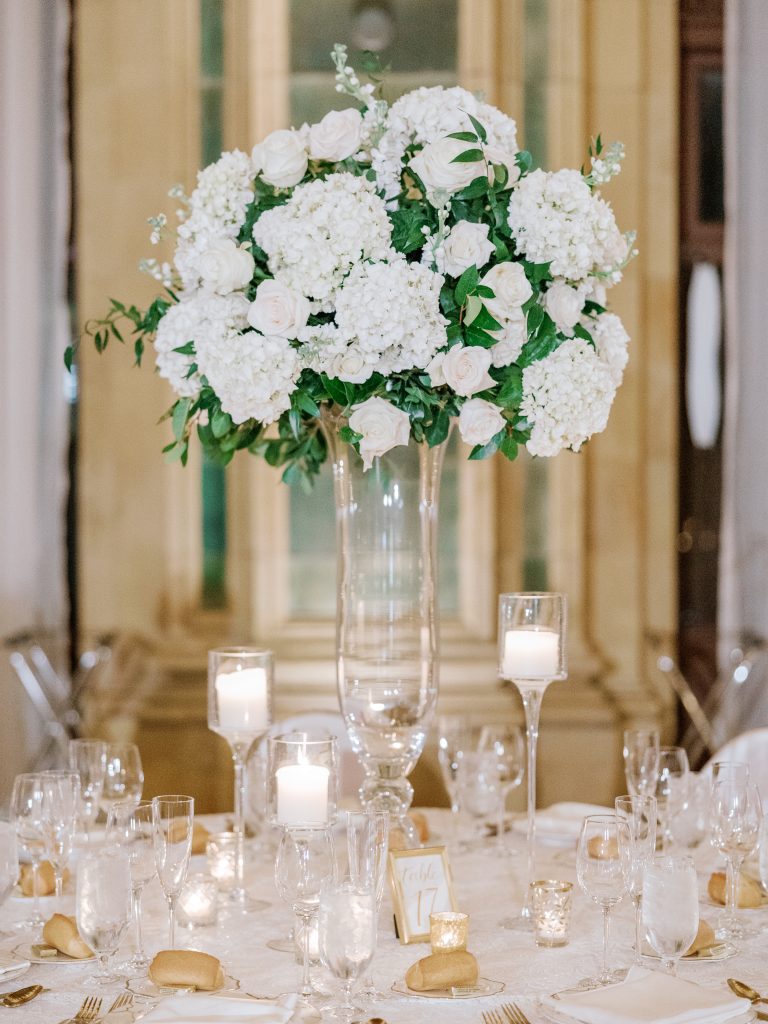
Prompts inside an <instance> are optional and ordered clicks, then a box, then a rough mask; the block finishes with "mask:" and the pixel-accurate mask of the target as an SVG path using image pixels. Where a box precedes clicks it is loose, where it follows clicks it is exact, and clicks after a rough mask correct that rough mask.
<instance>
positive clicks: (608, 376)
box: [520, 338, 616, 456]
mask: <svg viewBox="0 0 768 1024" xmlns="http://www.w3.org/2000/svg"><path fill="white" fill-rule="evenodd" d="M615 394H616V385H615V383H614V380H613V374H612V371H611V369H610V367H609V366H608V365H607V364H606V363H604V362H603V360H602V359H601V358H600V356H599V355H598V354H597V352H595V350H594V349H593V348H592V346H591V345H589V344H588V343H587V342H585V341H582V340H581V339H580V338H571V339H570V340H568V341H566V342H564V343H563V344H562V345H561V346H560V347H559V348H558V349H557V350H556V351H554V352H552V353H550V355H548V356H545V357H544V359H540V360H539V361H538V362H536V363H532V364H531V365H530V366H526V368H525V369H524V370H523V400H522V403H521V405H520V411H521V412H522V414H523V415H524V416H525V417H526V419H528V420H529V422H531V423H532V424H533V430H532V432H531V437H530V440H529V441H528V443H527V445H526V447H527V448H528V451H529V452H531V454H532V455H546V456H551V455H557V453H558V452H560V451H562V449H563V448H571V449H572V450H573V451H575V452H577V451H578V450H579V448H581V446H582V444H583V443H584V442H585V441H586V440H587V439H588V438H589V437H591V436H592V434H597V433H599V432H600V431H601V430H605V426H606V424H607V422H608V414H609V412H610V410H611V404H612V402H613V398H614V395H615Z"/></svg>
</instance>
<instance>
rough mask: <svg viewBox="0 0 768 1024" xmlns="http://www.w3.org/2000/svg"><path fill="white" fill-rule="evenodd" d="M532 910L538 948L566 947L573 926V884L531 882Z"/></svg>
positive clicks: (552, 881) (548, 881)
mask: <svg viewBox="0 0 768 1024" xmlns="http://www.w3.org/2000/svg"><path fill="white" fill-rule="evenodd" d="M530 893H531V910H532V913H533V930H534V934H535V936H536V945H537V946H564V945H565V944H566V943H567V942H568V932H569V929H570V926H571V905H572V901H573V883H572V882H560V881H557V880H555V879H545V880H542V881H539V882H531V887H530Z"/></svg>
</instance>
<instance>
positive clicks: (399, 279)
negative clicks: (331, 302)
mask: <svg viewBox="0 0 768 1024" xmlns="http://www.w3.org/2000/svg"><path fill="white" fill-rule="evenodd" d="M443 280H444V279H443V277H442V275H441V274H435V273H434V272H433V271H432V270H430V269H429V268H428V267H425V266H423V265H422V264H420V263H408V262H406V261H405V260H403V259H399V260H394V261H393V262H391V263H359V264H358V265H357V266H356V267H354V269H353V270H352V271H351V273H350V275H349V277H348V278H347V279H346V281H345V282H344V284H343V286H342V287H341V288H340V289H339V291H338V293H337V295H336V327H335V328H334V327H333V326H332V325H326V326H324V327H320V328H318V327H308V328H307V329H306V330H305V331H303V332H301V334H300V335H299V337H300V339H301V340H302V341H305V342H306V346H305V358H306V361H307V363H308V365H310V366H311V367H312V368H313V369H316V370H318V371H319V372H325V373H330V374H331V376H340V377H341V378H342V379H345V380H356V381H357V382H361V381H364V380H367V379H368V378H369V377H370V376H371V374H372V373H374V372H378V373H383V374H385V375H386V374H390V373H397V372H400V371H403V370H411V369H413V368H415V367H418V368H420V369H423V368H424V367H426V366H427V364H428V363H429V362H430V360H431V359H432V357H433V356H434V354H435V352H436V351H437V350H438V349H439V348H440V347H441V346H442V345H444V344H445V342H446V334H445V325H446V323H447V322H448V321H447V320H446V319H445V317H443V315H442V314H441V312H440V289H441V288H442V286H443ZM340 357H341V358H340ZM339 371H341V372H339Z"/></svg>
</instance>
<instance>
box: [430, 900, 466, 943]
mask: <svg viewBox="0 0 768 1024" xmlns="http://www.w3.org/2000/svg"><path fill="white" fill-rule="evenodd" d="M468 940H469V915H468V914H461V913H459V912H457V911H453V910H445V911H442V912H440V913H438V914H430V915H429V942H430V945H431V946H432V952H433V953H453V952H456V950H459V949H466V948H467V942H468Z"/></svg>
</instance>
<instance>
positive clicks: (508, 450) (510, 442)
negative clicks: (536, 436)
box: [499, 434, 519, 461]
mask: <svg viewBox="0 0 768 1024" xmlns="http://www.w3.org/2000/svg"><path fill="white" fill-rule="evenodd" d="M518 447H519V445H518V443H517V441H516V440H515V439H514V437H513V436H512V435H511V434H507V435H506V437H505V438H504V440H503V441H502V442H501V444H500V445H499V451H500V452H501V454H502V455H506V457H507V458H508V459H509V460H510V461H514V460H515V459H516V458H517V450H518Z"/></svg>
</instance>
